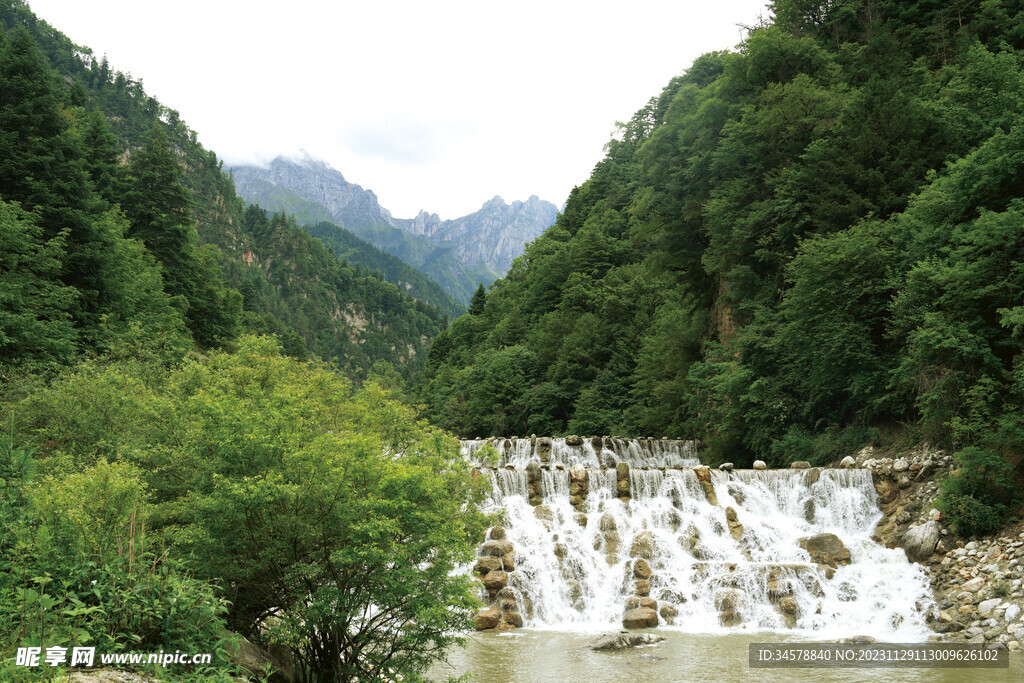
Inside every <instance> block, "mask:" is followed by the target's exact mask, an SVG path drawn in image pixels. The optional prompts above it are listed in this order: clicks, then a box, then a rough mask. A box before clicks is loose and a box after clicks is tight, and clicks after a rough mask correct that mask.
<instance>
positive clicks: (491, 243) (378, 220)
mask: <svg viewBox="0 0 1024 683" xmlns="http://www.w3.org/2000/svg"><path fill="white" fill-rule="evenodd" d="M231 171H232V174H233V176H234V179H235V186H236V187H237V188H238V194H239V196H241V197H243V198H245V199H247V200H248V201H251V202H255V203H257V204H259V205H260V206H263V207H265V208H267V209H270V210H273V211H284V212H287V213H289V214H290V215H294V216H295V218H296V220H298V222H299V223H300V224H303V225H307V226H314V225H316V224H318V223H322V222H323V221H324V220H329V221H331V222H334V223H336V224H338V225H341V226H343V227H344V228H347V229H348V230H351V231H352V232H353V233H355V234H356V235H357V236H359V237H361V238H362V239H364V240H366V241H368V242H370V243H371V244H373V245H374V246H376V247H378V248H380V249H382V250H384V251H386V252H388V253H390V254H393V255H395V256H397V257H398V258H400V259H402V260H403V261H405V262H406V263H408V264H409V265H411V266H413V267H415V268H417V269H419V270H421V271H422V272H424V273H425V274H427V275H429V276H430V277H432V278H434V279H435V280H437V282H438V283H439V284H440V285H441V287H442V288H443V289H444V290H445V291H446V292H448V293H449V294H450V295H451V296H452V297H454V298H455V299H456V300H458V301H460V302H462V303H468V302H469V299H470V297H471V296H472V294H473V291H474V290H475V289H476V287H477V285H478V284H479V283H485V284H490V283H491V282H492V281H493V280H495V279H497V278H498V277H501V276H502V275H504V273H505V272H506V271H507V270H508V268H509V266H510V265H511V264H512V260H513V259H514V258H515V257H517V256H519V255H520V254H522V253H523V249H524V246H525V245H526V243H527V242H530V241H532V240H533V239H535V238H536V237H538V236H539V235H540V234H541V233H542V232H544V230H545V229H546V228H547V227H548V226H550V225H551V224H552V223H553V222H554V220H555V217H556V216H557V214H558V209H557V208H556V207H555V206H554V205H553V204H551V203H549V202H545V201H543V200H541V199H539V198H537V197H530V198H529V199H528V200H527V201H525V202H520V201H516V202H512V204H506V203H505V201H504V200H502V199H501V197H494V198H493V199H491V200H490V201H488V202H486V203H485V204H484V205H483V206H482V207H481V209H480V210H479V211H476V212H475V213H472V214H469V215H468V216H463V217H462V218H456V219H454V220H441V218H440V217H439V216H438V215H437V214H429V213H427V212H425V211H421V212H420V214H419V215H418V216H417V217H416V218H410V219H398V218H395V217H393V216H392V215H391V212H390V211H388V210H387V209H385V208H384V207H382V206H381V205H380V203H379V202H378V201H377V195H375V194H374V193H373V191H372V190H367V189H363V188H362V187H361V186H359V185H356V184H354V183H350V182H348V181H347V180H345V177H344V176H343V175H342V174H341V173H340V172H339V171H338V170H336V169H334V168H332V167H331V166H329V165H327V164H326V163H324V162H322V161H318V160H315V159H311V158H309V157H306V158H302V159H287V158H284V157H278V158H277V159H275V160H274V161H273V162H271V163H270V164H269V165H268V166H266V167H258V166H238V167H235V168H233V169H231ZM317 230H318V231H320V232H323V230H324V228H323V226H322V225H321V227H320V228H317Z"/></svg>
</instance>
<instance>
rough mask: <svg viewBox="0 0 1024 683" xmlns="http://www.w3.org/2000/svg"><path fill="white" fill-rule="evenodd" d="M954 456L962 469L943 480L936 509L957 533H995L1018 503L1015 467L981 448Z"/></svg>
mask: <svg viewBox="0 0 1024 683" xmlns="http://www.w3.org/2000/svg"><path fill="white" fill-rule="evenodd" d="M955 457H956V462H957V464H959V465H960V470H959V472H957V473H956V474H954V475H952V476H949V477H947V478H946V479H945V480H943V482H942V484H941V486H942V493H941V494H940V495H939V499H938V501H937V502H936V507H937V508H938V509H939V510H941V511H942V512H943V514H945V515H946V517H948V518H949V521H950V524H951V525H952V526H953V529H954V531H956V532H957V533H958V534H966V535H971V534H986V533H990V532H992V531H995V530H996V529H998V528H999V526H1000V525H1001V524H1002V523H1003V522H1004V521H1005V520H1006V518H1007V516H1008V515H1009V513H1010V511H1011V510H1012V508H1013V505H1014V504H1015V503H1016V502H1017V500H1018V498H1017V492H1016V490H1015V487H1014V482H1013V467H1012V466H1011V465H1010V463H1008V462H1007V461H1006V460H1005V459H1004V458H1003V457H1002V456H1000V455H999V454H998V453H996V452H994V451H992V450H989V449H985V448H981V447H978V446H969V447H967V448H965V449H963V450H962V451H960V452H959V453H957V454H956V456H955Z"/></svg>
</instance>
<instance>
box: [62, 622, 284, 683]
mask: <svg viewBox="0 0 1024 683" xmlns="http://www.w3.org/2000/svg"><path fill="white" fill-rule="evenodd" d="M224 635H225V636H231V635H232V634H231V633H230V632H228V631H224ZM225 651H226V654H227V657H228V659H229V660H230V661H231V663H232V664H235V665H237V666H238V667H239V668H240V669H241V670H242V671H241V672H240V673H248V674H249V675H251V676H253V677H258V678H259V680H261V681H262V680H266V681H269V682H270V683H292V681H294V680H295V667H294V665H293V663H292V653H291V650H287V649H285V648H281V647H272V648H270V649H267V650H264V649H263V648H260V647H257V646H256V645H254V644H252V643H251V642H249V641H248V640H246V639H245V638H243V637H242V636H237V637H231V638H230V639H228V640H227V641H226V647H225ZM268 669H269V670H270V676H269V677H267V670H268ZM96 673H97V674H99V673H100V672H99V671H97V672H96ZM73 680H74V679H73ZM83 680H84V679H83ZM91 680H95V681H99V680H101V679H98V678H97V679H91ZM102 680H104V681H107V680H109V681H114V680H116V681H118V682H119V683H120V682H123V681H136V680H137V681H139V683H143V681H150V680H152V679H150V678H149V677H148V676H145V677H140V678H138V679H135V678H128V677H127V674H124V673H123V672H118V676H117V677H116V678H114V677H113V676H111V677H110V678H109V679H107V678H103V679H102Z"/></svg>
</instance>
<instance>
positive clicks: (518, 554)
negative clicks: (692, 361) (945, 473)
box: [464, 439, 932, 641]
mask: <svg viewBox="0 0 1024 683" xmlns="http://www.w3.org/2000/svg"><path fill="white" fill-rule="evenodd" d="M523 441H524V442H525V443H527V444H530V440H528V439H526V440H523ZM557 441H559V440H555V439H552V440H551V442H552V444H551V450H550V454H551V458H550V459H549V460H548V462H547V463H545V464H544V465H539V464H538V463H537V462H536V461H533V464H532V465H531V464H530V461H529V460H527V461H526V462H525V463H523V466H524V468H523V469H496V470H493V471H492V474H491V477H492V484H493V487H494V493H493V500H494V502H495V505H498V506H500V507H501V508H502V509H503V510H504V514H505V521H504V530H503V531H504V540H503V541H502V542H503V543H507V544H508V547H510V548H514V552H512V553H510V555H511V556H512V557H507V558H506V560H505V562H506V566H505V567H503V568H499V569H503V570H505V571H504V572H502V579H503V581H502V582H497V581H490V582H488V580H487V579H486V578H485V585H488V587H489V598H490V599H492V600H494V601H495V602H496V603H497V604H500V605H502V607H501V609H503V610H510V611H518V612H519V613H520V614H521V617H522V622H523V623H524V624H525V625H526V626H529V627H535V628H550V629H574V630H580V629H609V628H618V627H619V626H620V625H622V624H623V623H624V622H623V619H624V615H626V617H627V618H629V615H634V616H636V615H643V616H645V617H646V618H647V619H648V622H647V624H646V625H655V624H657V625H658V626H661V627H665V626H671V627H674V628H679V629H683V630H687V631H695V632H697V631H699V632H714V631H721V630H732V629H743V630H783V629H791V630H795V631H798V632H810V633H814V634H816V635H817V636H818V637H832V636H838V635H850V634H851V633H855V634H864V635H871V636H874V637H877V638H884V639H886V640H890V641H894V640H895V641H899V640H902V641H912V640H921V639H923V638H924V637H925V636H926V634H927V633H928V631H927V629H926V627H925V625H924V616H925V613H926V610H928V609H930V608H931V606H932V603H931V598H930V591H929V589H928V582H927V578H926V575H925V573H924V571H923V570H922V569H921V568H920V567H919V566H918V565H914V564H911V563H909V562H907V560H906V557H905V555H904V554H903V552H902V551H901V550H889V549H886V548H884V547H882V546H881V545H879V544H878V543H875V542H874V541H872V540H871V535H872V533H873V532H874V527H875V524H876V523H877V522H878V520H879V519H880V518H881V512H880V510H879V508H878V504H877V500H876V494H875V490H874V486H873V484H872V480H871V475H870V473H869V472H867V471H866V470H833V469H825V470H817V469H811V470H782V471H735V472H731V473H726V472H719V471H711V470H708V469H707V468H702V467H697V468H693V467H692V466H690V467H681V468H680V467H675V468H673V467H672V466H665V465H663V466H661V467H660V468H655V469H642V468H638V467H635V466H633V467H630V466H629V463H628V461H626V460H624V459H623V458H624V456H626V455H628V454H630V453H631V450H630V449H631V447H632V446H631V445H629V444H627V445H625V446H624V447H620V448H619V449H618V451H612V452H613V453H615V454H616V460H617V461H618V463H619V464H618V465H617V467H615V468H604V469H602V468H601V467H600V465H599V464H595V463H594V462H592V461H591V460H590V458H589V457H582V454H584V453H587V451H586V450H585V448H584V447H583V445H579V446H576V447H573V446H568V445H566V446H565V448H566V449H573V448H575V451H576V452H577V454H576V455H577V456H579V457H575V459H574V456H573V455H572V454H567V453H565V452H563V451H561V450H559V449H560V448H562V446H557V447H556V442H557ZM650 441H654V440H650ZM654 443H655V444H657V443H659V442H656V441H655V442H654ZM676 443H679V444H682V443H687V442H676ZM636 446H637V448H636V450H635V451H633V452H636V453H637V455H639V456H640V457H641V461H647V460H651V459H654V458H657V457H660V458H662V459H663V461H664V460H670V459H672V458H681V457H682V450H681V449H676V450H673V451H668V450H663V451H660V452H659V451H655V450H654V449H653V448H651V447H650V445H649V443H641V442H637V444H636ZM608 450H609V451H611V449H608ZM467 451H468V453H467V454H468V455H472V453H473V452H474V451H473V450H472V449H469V448H464V452H467ZM590 452H592V453H595V454H597V455H598V457H600V453H598V452H597V449H596V448H591V449H590ZM499 453H500V454H501V455H502V458H503V459H505V458H509V460H510V461H513V462H510V463H509V464H513V465H516V466H517V467H518V463H519V462H520V458H522V457H525V456H526V454H527V451H526V448H525V447H518V446H516V447H513V448H512V449H511V450H508V449H506V450H505V451H502V450H501V449H499ZM531 453H536V446H535V445H534V446H531ZM556 454H557V455H556ZM687 455H689V454H687ZM556 457H557V460H556V459H555V458H556ZM527 466H529V468H528V469H527ZM698 475H699V476H698ZM808 539H809V540H808ZM491 554H496V553H491ZM499 564H500V563H499ZM830 565H831V566H830ZM478 571H479V572H481V574H483V573H486V572H489V571H490V568H484V569H483V570H481V569H479V568H478ZM494 576H496V575H494V574H491V575H489V577H494ZM652 616H653V621H651V618H652ZM517 618H518V617H517Z"/></svg>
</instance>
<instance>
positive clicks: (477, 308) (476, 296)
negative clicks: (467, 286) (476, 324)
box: [469, 282, 487, 315]
mask: <svg viewBox="0 0 1024 683" xmlns="http://www.w3.org/2000/svg"><path fill="white" fill-rule="evenodd" d="M486 306H487V292H486V291H484V285H483V283H482V282H481V283H480V286H478V287H477V288H476V291H475V292H473V298H472V299H471V300H470V302H469V314H470V315H483V313H484V308H485V307H486Z"/></svg>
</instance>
